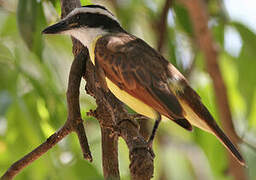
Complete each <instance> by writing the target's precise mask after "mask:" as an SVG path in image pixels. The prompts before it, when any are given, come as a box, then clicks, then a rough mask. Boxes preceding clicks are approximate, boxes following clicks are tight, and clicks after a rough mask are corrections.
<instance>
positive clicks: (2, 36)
mask: <svg viewBox="0 0 256 180" xmlns="http://www.w3.org/2000/svg"><path fill="white" fill-rule="evenodd" d="M207 2H208V4H207V5H208V6H206V8H208V9H207V10H208V12H209V13H210V22H209V27H210V28H211V30H212V32H213V35H214V39H215V41H216V44H217V46H218V47H219V53H220V54H219V63H220V66H221V70H222V74H223V77H224V80H225V83H226V86H227V90H228V95H229V101H230V102H229V103H230V106H231V111H232V116H233V120H234V124H235V127H236V130H237V132H238V134H239V135H240V136H243V137H245V138H246V139H248V140H249V141H251V140H254V139H255V133H256V112H255V109H256V90H255V89H256V78H255V77H256V71H255V68H256V61H255V57H256V51H255V50H254V48H255V47H256V35H255V33H254V32H253V31H252V30H250V29H249V28H248V27H246V26H245V25H243V24H242V23H238V22H231V21H229V20H228V18H227V16H226V12H225V11H224V9H225V8H223V7H221V6H222V4H220V3H218V1H217V0H210V1H207ZM89 3H93V1H88V0H83V1H82V4H83V5H85V4H89ZM163 4H164V0H143V1H139V0H130V1H124V0H117V1H116V4H115V6H114V5H113V4H112V3H110V2H108V3H107V2H104V5H106V6H107V7H109V8H110V9H111V10H112V11H113V12H114V13H115V14H116V15H117V17H118V18H119V20H120V22H121V23H122V25H123V26H124V28H125V29H127V30H128V31H129V32H131V33H133V34H135V35H137V36H139V37H141V38H142V39H145V40H146V41H147V42H148V43H150V44H151V45H152V46H153V47H156V42H157V41H156V38H157V36H156V32H157V31H156V29H154V28H155V27H154V26H153V24H154V23H155V22H156V20H157V19H158V18H159V15H160V14H161V11H162V7H163ZM59 15H60V2H59V1H58V0H44V1H37V0H19V1H18V0H8V1H0V175H2V174H3V173H4V172H5V171H6V170H7V168H8V167H9V166H10V165H11V164H12V163H13V162H15V161H16V160H18V159H19V158H21V157H22V156H24V155H25V154H26V153H28V152H30V151H31V150H32V149H33V148H35V147H36V146H38V145H39V144H40V143H42V142H43V141H45V140H46V139H47V137H49V136H50V135H51V134H52V133H53V132H55V131H56V130H57V129H58V128H60V127H61V126H62V124H63V123H64V122H65V120H66V117H67V110H66V98H65V90H66V87H67V78H68V72H69V68H70V64H71V62H72V58H73V57H72V54H71V48H72V47H71V41H70V39H69V38H68V37H62V36H42V35H41V31H42V29H43V28H44V27H46V26H47V25H49V24H52V23H54V22H56V21H57V20H58V19H59ZM152 27H153V28H152ZM230 29H231V30H232V32H235V35H236V36H238V38H240V40H241V41H240V42H238V43H240V48H237V49H235V53H232V52H234V49H233V51H232V49H231V50H230V49H229V48H228V47H227V44H228V43H230V42H231V43H237V41H236V42H232V41H235V40H234V39H232V38H227V37H232V36H228V35H229V34H228V33H230V31H228V30H230ZM166 37H167V41H166V42H165V46H164V51H163V55H164V56H165V57H166V58H167V59H170V61H171V62H172V63H173V64H175V65H176V66H177V67H178V68H179V69H180V70H181V71H182V72H189V73H187V76H188V78H189V80H190V82H191V84H192V86H193V87H194V88H195V89H196V90H197V92H198V93H199V94H200V96H201V97H202V100H203V102H204V103H205V104H206V106H207V107H208V108H209V110H210V111H211V112H212V114H213V115H214V117H215V118H216V120H217V121H219V117H218V112H217V108H216V105H215V97H214V90H213V87H212V82H211V79H210V78H209V75H208V74H207V72H206V71H205V66H204V58H203V56H202V52H200V50H199V49H198V48H197V47H196V44H195V42H194V40H193V38H194V37H193V28H192V25H191V22H190V19H189V14H188V12H187V10H186V9H185V8H184V7H183V6H181V5H178V4H174V5H173V8H172V9H171V11H170V12H169V13H168V31H167V36H166ZM81 93H82V97H81V104H82V105H81V107H82V113H83V118H84V119H85V121H86V131H87V134H88V138H89V143H90V146H91V151H92V154H93V158H94V162H93V163H92V164H90V163H88V162H87V161H85V160H83V158H82V153H81V150H80V147H79V144H78V141H77V138H76V137H75V136H73V135H70V136H68V137H67V138H65V139H64V140H63V141H62V142H61V143H59V144H58V145H57V146H56V147H54V148H53V149H51V150H50V151H49V152H47V153H46V154H45V155H44V156H42V157H41V158H40V159H38V160H37V161H35V162H34V163H33V164H32V165H30V166H29V167H27V168H26V169H25V170H23V171H22V173H20V174H19V175H18V176H17V178H16V179H26V180H27V179H36V180H40V179H42V180H43V179H63V180H64V179H88V180H93V179H95V180H98V179H102V178H103V176H102V168H101V147H100V130H99V125H98V123H97V121H96V120H95V119H93V118H91V117H87V116H86V112H87V111H88V110H89V109H94V108H95V106H96V105H95V102H94V100H93V98H92V97H90V96H88V95H86V94H85V91H84V84H83V86H82V87H81ZM151 123H152V122H151ZM163 124H164V125H163ZM163 124H162V125H161V126H160V129H159V131H158V139H156V143H155V147H154V149H155V153H156V159H155V173H154V176H155V177H154V179H159V178H160V177H165V178H166V179H174V180H179V179H186V180H187V179H191V180H192V179H199V176H200V177H201V179H218V180H220V179H223V180H229V179H232V178H231V177H230V176H228V175H227V174H226V173H225V172H226V171H227V158H226V153H225V150H224V147H223V146H222V145H221V144H220V143H219V142H218V140H217V139H216V138H215V137H213V136H212V135H210V134H207V133H206V132H203V131H201V130H199V129H195V130H194V132H193V133H189V132H187V131H185V130H183V129H182V128H180V127H178V126H176V125H175V124H174V123H165V122H164V123H163ZM241 150H242V153H243V155H244V156H245V159H246V161H247V162H248V166H249V168H248V169H247V170H246V171H247V173H248V175H249V179H255V178H256V171H254V169H255V168H256V155H255V151H254V150H253V149H251V148H249V147H248V146H246V145H242V146H241ZM119 156H120V159H119V160H120V171H121V179H129V160H128V150H127V148H126V145H125V143H124V142H123V140H120V145H119Z"/></svg>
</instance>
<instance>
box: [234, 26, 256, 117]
mask: <svg viewBox="0 0 256 180" xmlns="http://www.w3.org/2000/svg"><path fill="white" fill-rule="evenodd" d="M232 25H233V26H234V27H235V28H236V29H237V31H238V32H239V33H240V35H241V38H242V40H243V47H242V50H241V53H240V56H239V57H238V60H237V61H235V62H236V65H237V68H238V73H239V79H238V83H239V90H240V92H241V93H242V95H243V97H244V98H245V100H246V102H247V114H248V115H249V114H250V113H251V111H254V109H252V103H253V99H254V98H253V97H254V95H255V90H256V78H255V68H256V61H255V57H256V51H255V47H256V35H255V34H254V33H253V32H252V31H251V30H249V29H248V28H247V27H245V26H244V25H242V24H240V23H236V22H234V23H233V24H232Z"/></svg>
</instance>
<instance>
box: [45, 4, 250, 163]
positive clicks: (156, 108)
mask: <svg viewBox="0 0 256 180" xmlns="http://www.w3.org/2000/svg"><path fill="white" fill-rule="evenodd" d="M42 33H43V34H63V35H70V36H72V37H74V38H76V39H77V40H79V41H80V42H81V43H82V44H83V45H84V46H85V47H87V48H88V49H89V56H90V59H91V61H92V63H93V64H94V66H95V68H96V71H97V74H99V77H100V79H101V85H102V87H103V88H104V89H105V90H106V91H111V92H112V93H113V94H114V95H115V96H116V97H117V99H119V100H120V101H122V102H123V103H124V104H126V105H127V106H129V107H130V108H131V109H133V110H134V111H135V112H137V113H138V114H140V115H143V116H146V117H148V118H150V119H153V120H155V124H154V126H153V130H152V133H151V136H150V138H149V140H148V145H149V147H152V143H153V140H154V137H155V134H156V131H157V128H158V126H159V124H160V122H161V119H163V118H168V119H170V120H172V121H173V122H175V123H176V124H178V125H179V126H181V127H183V128H185V129H186V130H188V131H192V129H193V126H195V127H198V128H200V129H202V130H204V131H206V132H209V133H211V134H213V135H214V136H216V137H217V138H218V139H219V140H220V142H221V143H222V144H223V145H224V146H225V147H226V148H227V149H228V150H229V152H230V153H231V154H232V155H233V157H234V158H235V159H236V160H237V161H238V162H239V163H240V164H241V165H242V166H245V161H244V159H243V157H242V155H241V154H240V152H239V151H238V150H237V148H236V147H235V146H234V145H233V143H232V142H231V141H230V139H229V138H228V136H227V135H226V134H225V133H224V132H223V131H222V130H221V128H220V127H219V126H218V125H217V123H216V121H215V120H214V118H213V116H212V115H211V114H210V112H209V110H208V109H207V108H206V106H205V105H204V104H203V103H202V101H201V98H200V96H199V95H198V94H197V93H196V92H195V91H194V90H193V89H192V88H191V86H190V85H189V82H188V81H187V80H186V78H185V77H184V76H183V75H182V74H181V73H180V72H179V71H178V70H177V68H176V67H175V66H174V65H172V64H171V63H170V62H169V61H168V60H166V59H165V58H164V57H163V56H162V55H161V54H160V53H159V52H158V51H157V50H155V49H154V48H152V47H151V46H150V45H148V44H147V43H146V42H145V41H144V40H142V39H140V38H138V37H136V36H134V35H132V34H130V33H128V32H127V31H126V30H124V28H123V27H122V26H121V24H120V22H119V21H118V19H117V18H116V17H115V16H114V15H113V13H112V12H110V11H109V10H108V9H107V8H106V7H104V6H102V5H87V6H82V7H78V8H75V9H74V10H72V11H71V12H70V13H69V14H68V15H67V16H66V17H65V18H63V19H62V20H60V21H59V22H57V23H56V24H53V25H51V26H49V27H47V28H45V29H44V30H43V31H42Z"/></svg>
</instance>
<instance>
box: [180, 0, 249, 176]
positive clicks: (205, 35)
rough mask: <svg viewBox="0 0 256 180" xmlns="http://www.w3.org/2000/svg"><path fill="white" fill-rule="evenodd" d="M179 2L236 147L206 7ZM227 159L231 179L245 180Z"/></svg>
mask: <svg viewBox="0 0 256 180" xmlns="http://www.w3.org/2000/svg"><path fill="white" fill-rule="evenodd" d="M180 2H182V3H183V4H184V5H185V6H186V7H187V9H188V11H189V14H190V18H191V21H192V23H193V26H194V32H195V37H196V39H197V42H198V43H199V47H200V49H201V50H202V52H203V53H204V56H205V60H206V66H207V70H208V73H209V75H210V76H211V78H212V81H213V86H214V90H215V95H216V96H215V97H216V102H217V105H218V110H219V113H220V119H221V122H222V125H223V129H224V131H225V132H226V133H227V134H228V135H229V137H230V138H231V140H232V141H233V142H234V144H235V145H236V146H237V145H238V144H239V143H240V142H241V139H240V138H239V137H238V135H237V134H236V132H235V129H234V125H233V122H232V116H231V111H230V107H229V103H228V96H227V90H226V86H225V83H224V81H223V78H222V76H221V72H220V68H219V64H218V51H217V48H216V45H215V43H214V40H213V38H212V34H211V32H210V30H209V28H208V17H207V14H206V11H205V9H206V7H204V4H203V2H202V0H180ZM228 159H229V171H230V173H231V174H232V175H233V177H234V178H235V179H237V180H238V179H239V180H243V179H247V177H246V173H245V170H244V168H243V167H241V166H240V165H239V163H238V162H236V161H235V159H234V158H233V157H232V156H231V155H230V154H229V153H228Z"/></svg>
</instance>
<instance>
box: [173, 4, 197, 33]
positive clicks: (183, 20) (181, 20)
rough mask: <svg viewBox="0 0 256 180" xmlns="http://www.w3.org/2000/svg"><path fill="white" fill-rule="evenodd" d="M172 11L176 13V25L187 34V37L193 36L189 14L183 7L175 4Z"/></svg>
mask: <svg viewBox="0 0 256 180" xmlns="http://www.w3.org/2000/svg"><path fill="white" fill-rule="evenodd" d="M173 9H174V11H175V13H176V21H177V24H178V25H180V26H181V28H182V29H183V30H184V31H185V32H186V33H188V34H189V35H192V34H193V28H192V25H191V22H190V18H189V14H188V11H187V9H186V8H184V6H181V5H179V4H175V6H174V8H173Z"/></svg>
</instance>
